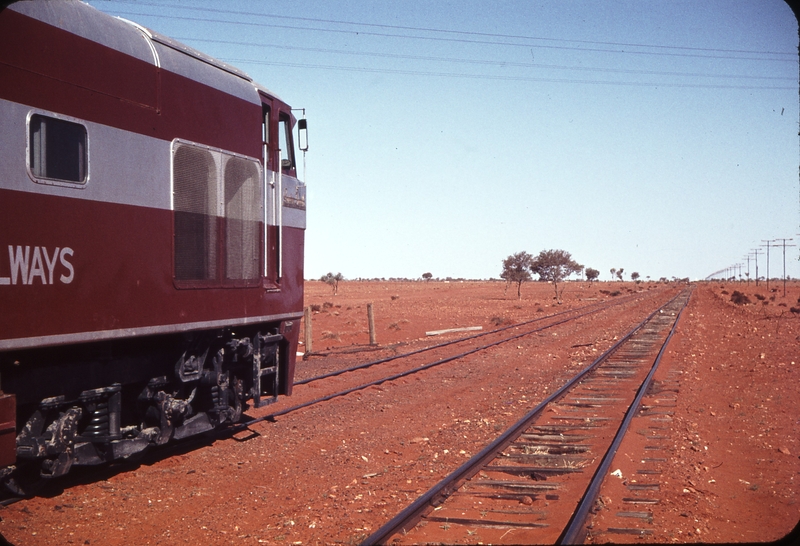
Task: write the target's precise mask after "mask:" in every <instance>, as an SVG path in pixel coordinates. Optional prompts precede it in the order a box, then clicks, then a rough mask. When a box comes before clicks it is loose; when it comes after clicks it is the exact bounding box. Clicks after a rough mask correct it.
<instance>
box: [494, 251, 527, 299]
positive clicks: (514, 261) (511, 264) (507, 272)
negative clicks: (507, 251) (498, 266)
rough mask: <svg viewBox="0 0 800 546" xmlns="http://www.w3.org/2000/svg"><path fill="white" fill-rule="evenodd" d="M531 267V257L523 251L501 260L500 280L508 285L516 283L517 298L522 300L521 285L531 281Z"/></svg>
mask: <svg viewBox="0 0 800 546" xmlns="http://www.w3.org/2000/svg"><path fill="white" fill-rule="evenodd" d="M532 266H533V256H531V255H530V254H528V253H527V252H525V251H522V252H517V253H516V254H512V255H511V256H509V257H508V258H506V259H505V260H503V271H502V272H501V273H500V278H501V279H503V280H504V281H506V290H508V285H509V284H512V283H517V298H519V299H522V283H524V282H525V281H530V280H531V267H532Z"/></svg>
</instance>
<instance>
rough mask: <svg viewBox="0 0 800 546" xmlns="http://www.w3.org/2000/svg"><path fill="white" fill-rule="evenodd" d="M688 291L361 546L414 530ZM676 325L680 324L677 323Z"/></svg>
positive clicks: (646, 319)
mask: <svg viewBox="0 0 800 546" xmlns="http://www.w3.org/2000/svg"><path fill="white" fill-rule="evenodd" d="M684 292H685V291H681V292H680V293H678V294H676V295H675V296H674V297H673V298H672V299H670V300H669V301H668V302H666V303H665V304H664V305H662V306H660V307H659V308H658V309H656V310H655V311H653V312H652V313H651V314H650V315H648V316H647V318H645V319H644V320H642V321H641V322H640V323H639V324H637V325H636V326H635V327H634V328H633V329H632V330H631V331H630V332H628V333H627V334H626V335H625V336H624V337H622V338H621V339H620V340H618V341H617V342H616V343H615V344H614V345H612V346H611V348H609V349H608V350H607V351H606V352H605V353H603V354H602V355H600V356H598V357H597V359H595V360H594V362H592V363H591V364H590V365H589V366H587V367H586V368H584V369H583V370H581V371H580V372H578V374H576V375H575V376H574V377H573V378H572V379H570V380H569V381H568V382H567V383H565V384H564V385H563V386H561V387H560V388H559V389H558V390H556V391H555V392H554V393H553V394H551V395H550V396H548V397H547V398H546V399H545V400H543V401H542V402H541V403H540V404H539V405H537V406H536V407H535V408H533V409H532V410H531V411H530V412H528V413H527V414H526V415H525V416H524V417H523V418H522V419H521V420H520V421H518V422H517V423H515V424H514V425H512V427H511V428H509V429H508V430H506V431H505V432H504V433H503V434H501V435H500V436H499V437H498V438H497V439H495V440H494V441H493V442H492V443H490V444H489V445H488V446H486V447H485V448H484V449H483V450H481V451H480V452H479V453H478V454H476V455H475V456H473V457H472V458H471V459H470V460H468V461H467V462H465V463H464V464H462V465H461V466H460V467H459V468H457V469H456V470H455V471H454V472H452V473H451V474H450V475H448V476H446V477H445V478H444V479H443V480H441V481H440V482H439V483H437V484H436V485H434V486H433V487H432V488H431V489H430V490H428V491H427V492H426V493H424V494H423V495H421V496H420V497H418V498H417V500H415V501H414V502H413V503H411V504H410V505H409V506H408V507H406V508H405V509H404V510H403V511H401V512H400V513H399V514H397V515H396V516H395V517H394V518H392V519H391V520H390V521H389V522H387V523H386V524H385V525H383V526H382V527H381V528H380V529H378V530H377V531H375V532H374V533H373V534H372V535H370V536H369V537H367V538H366V539H365V540H364V541H363V542H362V543H361V544H362V546H371V545H374V544H384V543H386V542H387V541H388V540H389V539H390V538H391V537H392V536H394V535H396V534H398V533H402V532H403V531H404V530H406V531H407V530H410V529H412V528H413V527H414V526H415V525H416V524H417V523H418V522H419V521H420V519H421V518H422V516H423V514H424V513H426V512H427V510H428V509H429V508H432V507H435V506H437V505H439V504H441V502H442V501H443V500H444V499H445V498H446V497H448V496H450V495H451V494H452V493H453V492H454V491H456V490H457V489H458V487H459V486H460V485H461V483H463V482H464V481H466V480H468V479H470V478H471V477H472V476H474V475H475V474H477V473H478V472H479V471H480V469H481V468H483V467H484V466H485V465H486V464H487V463H488V462H490V461H491V460H492V459H494V458H495V456H496V454H497V453H498V452H500V451H502V450H503V449H505V448H506V447H507V446H508V445H509V444H511V443H512V442H513V441H514V440H515V439H516V438H517V437H518V436H519V435H520V434H522V433H523V432H524V431H525V430H527V429H528V428H529V426H530V425H531V424H532V423H533V422H534V421H535V420H536V419H537V418H538V417H539V416H540V415H541V414H542V412H543V411H544V410H545V408H546V407H547V406H548V405H549V404H551V403H552V402H554V401H556V400H558V399H560V398H562V397H563V396H564V395H565V394H566V393H567V392H568V391H569V390H570V389H571V388H572V387H573V386H574V385H575V384H576V383H578V382H579V381H581V380H582V379H583V378H584V377H585V376H586V375H588V374H589V373H590V372H591V371H593V370H594V369H595V368H597V367H598V366H599V365H600V364H601V363H602V362H604V361H605V360H607V359H608V358H609V357H610V356H611V355H613V354H614V353H615V352H616V351H617V350H618V349H619V348H620V346H622V345H623V344H624V343H625V342H627V341H628V340H629V339H630V338H631V337H632V336H633V335H634V334H636V333H637V332H638V331H639V330H640V329H641V328H642V327H643V326H644V325H645V324H646V323H647V322H649V321H650V320H651V319H652V318H653V317H654V316H655V315H656V314H657V313H658V312H659V311H661V310H663V309H664V308H665V307H667V306H668V305H670V304H671V303H672V302H674V301H675V300H677V299H678V298H679V297H680V296H681V295H682V294H683V293H684ZM675 322H676V323H677V320H676V321H675Z"/></svg>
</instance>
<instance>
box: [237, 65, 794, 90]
mask: <svg viewBox="0 0 800 546" xmlns="http://www.w3.org/2000/svg"><path fill="white" fill-rule="evenodd" d="M221 60H223V61H225V62H229V63H231V64H237V63H238V64H240V65H241V64H257V65H267V66H283V67H289V68H303V69H318V70H337V71H342V72H364V73H373V74H397V75H405V76H438V77H443V78H467V79H477V80H499V81H528V82H542V83H573V84H596V85H620V86H628V87H669V88H676V87H677V88H692V89H745V90H757V91H767V90H789V91H791V90H795V89H796V88H795V87H780V86H749V85H724V84H698V83H657V82H630V81H613V80H579V79H571V78H537V77H526V76H499V75H486V74H465V73H452V72H432V71H422V70H400V69H391V68H365V67H360V66H332V65H321V64H316V65H315V64H304V63H284V62H274V61H265V60H262V59H221Z"/></svg>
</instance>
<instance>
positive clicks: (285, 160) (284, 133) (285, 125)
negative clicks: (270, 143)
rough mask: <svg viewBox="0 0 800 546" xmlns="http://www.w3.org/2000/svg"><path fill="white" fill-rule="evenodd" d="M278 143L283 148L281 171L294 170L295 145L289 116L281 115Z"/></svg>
mask: <svg viewBox="0 0 800 546" xmlns="http://www.w3.org/2000/svg"><path fill="white" fill-rule="evenodd" d="M278 142H279V146H280V148H281V169H282V170H283V171H284V172H286V171H291V170H294V168H295V166H294V145H293V143H292V121H291V119H290V117H289V115H288V114H284V113H281V115H280V118H279V126H278Z"/></svg>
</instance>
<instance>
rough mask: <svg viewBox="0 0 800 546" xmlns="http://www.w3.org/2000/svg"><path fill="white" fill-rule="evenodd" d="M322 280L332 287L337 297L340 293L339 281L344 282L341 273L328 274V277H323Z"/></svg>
mask: <svg viewBox="0 0 800 546" xmlns="http://www.w3.org/2000/svg"><path fill="white" fill-rule="evenodd" d="M320 280H321V281H322V282H324V283H326V284H328V285H330V287H331V289H332V290H333V295H334V296H335V295H336V294H337V292H339V281H343V280H344V275H342V274H341V273H336V274H335V275H334V274H333V273H328V274H327V275H323V276H322V278H320Z"/></svg>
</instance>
